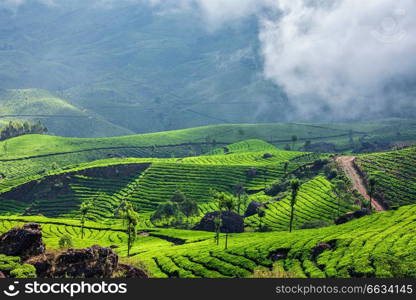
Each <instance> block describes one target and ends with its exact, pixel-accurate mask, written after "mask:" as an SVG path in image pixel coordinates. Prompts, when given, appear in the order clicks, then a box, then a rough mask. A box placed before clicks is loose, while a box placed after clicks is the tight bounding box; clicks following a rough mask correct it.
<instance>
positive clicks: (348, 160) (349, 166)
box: [336, 156, 385, 211]
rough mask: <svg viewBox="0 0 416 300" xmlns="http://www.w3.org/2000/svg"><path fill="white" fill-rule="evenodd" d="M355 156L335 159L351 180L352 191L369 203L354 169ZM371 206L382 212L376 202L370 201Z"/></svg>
mask: <svg viewBox="0 0 416 300" xmlns="http://www.w3.org/2000/svg"><path fill="white" fill-rule="evenodd" d="M355 159H356V157H355V156H340V157H338V158H337V159H336V161H337V163H338V164H339V165H340V166H341V168H342V169H343V170H344V172H345V174H347V176H348V177H349V178H350V179H351V182H352V185H353V187H354V189H356V190H357V191H358V192H359V193H360V194H361V195H363V196H364V197H365V198H366V199H367V200H369V201H370V196H369V195H368V193H367V188H366V187H365V184H364V181H363V178H361V176H360V174H358V172H357V170H356V169H355V167H354V161H355ZM371 205H372V207H373V208H374V209H375V210H376V211H384V210H385V208H384V207H383V206H382V205H381V204H380V203H378V202H377V201H376V200H374V199H373V200H371Z"/></svg>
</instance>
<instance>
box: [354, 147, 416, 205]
mask: <svg viewBox="0 0 416 300" xmlns="http://www.w3.org/2000/svg"><path fill="white" fill-rule="evenodd" d="M357 161H358V165H359V166H360V168H361V169H362V170H364V172H365V173H366V174H367V175H368V176H374V177H375V178H376V179H377V185H376V191H377V194H378V196H379V197H382V198H384V199H385V200H387V201H388V203H389V204H390V205H408V204H414V203H415V201H416V181H415V179H416V147H412V148H408V149H403V150H398V151H392V152H387V153H376V154H369V155H363V156H360V157H358V160H357Z"/></svg>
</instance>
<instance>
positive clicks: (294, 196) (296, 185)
mask: <svg viewBox="0 0 416 300" xmlns="http://www.w3.org/2000/svg"><path fill="white" fill-rule="evenodd" d="M299 188H300V181H299V180H298V179H293V180H292V181H291V182H290V189H291V191H292V194H291V198H290V223H289V232H292V228H293V218H294V213H295V205H296V201H297V197H298V192H299Z"/></svg>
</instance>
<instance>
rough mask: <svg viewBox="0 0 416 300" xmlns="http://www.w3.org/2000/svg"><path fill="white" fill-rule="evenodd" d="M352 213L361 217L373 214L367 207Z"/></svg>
mask: <svg viewBox="0 0 416 300" xmlns="http://www.w3.org/2000/svg"><path fill="white" fill-rule="evenodd" d="M352 215H353V216H354V218H356V219H359V218H362V217H365V216H368V215H371V210H369V209H367V208H363V209H360V210H357V211H355V212H354V213H353V214H352Z"/></svg>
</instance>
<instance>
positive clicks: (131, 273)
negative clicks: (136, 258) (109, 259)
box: [117, 264, 149, 279]
mask: <svg viewBox="0 0 416 300" xmlns="http://www.w3.org/2000/svg"><path fill="white" fill-rule="evenodd" d="M117 271H118V272H120V273H121V275H120V277H123V278H142V279H143V278H149V276H148V275H147V274H146V272H145V271H143V270H141V269H138V268H136V267H133V266H130V265H125V264H119V265H118V268H117Z"/></svg>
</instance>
